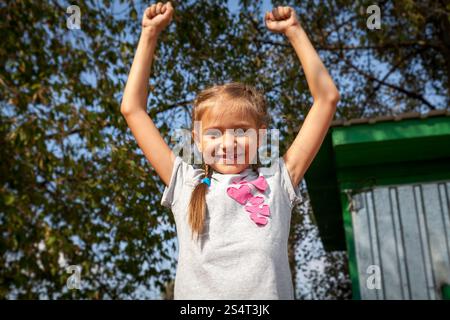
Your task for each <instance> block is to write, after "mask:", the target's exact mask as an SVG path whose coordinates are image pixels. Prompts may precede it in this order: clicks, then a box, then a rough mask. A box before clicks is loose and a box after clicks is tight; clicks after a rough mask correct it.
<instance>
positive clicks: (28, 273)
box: [0, 0, 450, 299]
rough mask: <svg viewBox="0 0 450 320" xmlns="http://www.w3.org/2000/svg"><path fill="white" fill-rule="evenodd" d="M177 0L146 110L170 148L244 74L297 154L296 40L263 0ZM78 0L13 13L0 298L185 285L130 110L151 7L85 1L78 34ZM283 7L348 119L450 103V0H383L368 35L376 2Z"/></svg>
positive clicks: (0, 167)
mask: <svg viewBox="0 0 450 320" xmlns="http://www.w3.org/2000/svg"><path fill="white" fill-rule="evenodd" d="M172 3H173V5H174V7H175V10H176V11H175V15H174V19H173V22H172V24H171V25H170V27H169V28H168V30H165V31H164V32H163V34H162V35H161V37H160V42H159V44H158V48H157V52H156V56H157V58H156V59H155V61H154V65H153V67H152V77H151V80H150V83H149V88H150V93H149V102H148V105H149V107H148V112H149V114H150V115H151V116H152V118H153V119H154V120H155V123H156V124H157V125H158V127H159V128H160V130H161V134H162V135H163V136H164V138H165V139H167V142H169V143H170V144H171V145H172V146H173V142H171V141H170V135H171V133H173V129H175V128H176V127H187V126H188V125H189V123H190V118H189V117H190V110H191V102H192V99H193V98H194V97H195V94H196V93H197V92H198V91H200V90H201V89H203V88H205V87H207V86H209V85H211V84H214V83H223V82H227V81H231V80H233V81H242V82H246V83H250V84H254V85H256V86H257V87H258V88H260V89H262V90H264V91H265V93H266V97H267V99H268V102H269V106H270V109H271V114H272V115H273V118H272V119H273V123H272V127H276V128H278V129H280V131H281V134H282V136H283V138H284V139H283V141H282V142H281V151H284V150H285V149H286V146H287V145H288V143H289V142H291V141H292V140H293V138H294V137H295V134H296V133H297V132H298V128H299V125H300V124H301V121H302V120H303V119H304V116H305V115H306V114H307V111H308V109H309V107H310V105H311V97H310V94H309V92H308V88H307V84H306V81H305V78H304V74H303V73H302V71H301V67H300V65H299V62H298V59H297V57H296V56H295V52H294V51H293V49H292V48H291V47H290V45H289V43H288V42H287V41H286V40H285V39H283V38H282V36H279V35H273V34H270V33H269V32H268V31H267V30H266V29H265V26H264V24H263V14H262V12H261V11H260V10H261V7H262V2H257V1H244V0H242V1H240V2H239V10H237V11H236V12H231V11H230V9H229V6H228V3H227V1H173V2H172ZM71 4H73V3H68V2H64V1H57V0H53V1H46V2H44V1H25V0H23V1H4V2H2V4H0V13H1V17H2V19H1V20H0V31H1V35H2V45H1V46H0V61H1V63H0V106H1V109H0V110H1V111H0V143H1V146H2V152H1V159H0V160H1V161H0V175H1V185H0V188H1V189H0V190H1V191H0V233H1V236H0V265H1V268H0V297H1V298H5V297H6V298H39V297H49V298H89V299H90V298H128V297H133V298H136V297H141V296H140V295H139V294H140V293H144V294H145V295H144V296H145V297H152V296H151V295H150V296H149V292H151V291H152V290H149V289H150V288H151V287H152V286H155V287H156V288H157V289H161V290H162V289H163V288H164V285H165V283H168V282H170V280H171V279H172V278H173V277H174V266H175V258H174V255H173V250H174V247H175V241H174V237H175V228H174V224H173V218H172V216H171V214H170V212H169V211H168V210H166V209H165V208H163V207H162V206H161V205H160V199H161V194H162V190H163V184H162V182H161V181H160V179H159V178H158V177H157V175H155V172H154V170H153V169H152V168H151V167H150V166H149V165H148V163H147V162H146V160H145V158H144V157H143V155H142V153H141V152H140V151H139V149H138V147H137V145H136V143H135V142H134V138H133V137H132V136H131V133H130V131H129V130H128V128H127V126H126V123H125V121H124V119H123V118H122V116H121V115H120V112H119V109H120V100H121V95H122V91H123V88H124V83H125V81H126V77H127V74H128V71H129V67H130V65H131V62H132V58H133V55H134V51H135V48H136V44H137V39H138V36H139V32H140V18H141V15H142V12H143V11H144V9H145V6H146V5H147V3H140V2H134V1H124V0H121V1H103V2H99V1H93V0H92V1H90V0H87V1H81V2H78V3H77V5H78V6H79V7H80V9H81V29H80V30H69V29H68V28H67V26H66V19H67V18H68V17H69V14H68V13H66V9H67V7H68V6H69V5H71ZM286 4H287V5H291V6H293V7H294V8H295V9H296V10H297V12H298V15H299V17H300V20H301V22H302V24H303V26H304V28H305V30H306V31H307V33H308V35H309V36H310V38H311V39H312V41H313V44H314V45H315V47H316V49H317V50H318V51H319V54H320V55H321V57H322V59H323V60H324V63H325V65H326V66H327V67H328V68H329V70H330V72H331V74H332V76H333V78H334V79H335V81H336V83H337V86H338V88H339V89H340V92H341V97H342V100H341V102H340V105H339V107H338V109H339V110H338V117H347V118H351V117H359V116H367V115H372V114H383V115H384V114H390V113H392V112H398V111H410V110H416V111H426V110H430V109H438V108H443V107H446V106H447V105H448V102H449V92H450V89H449V88H450V86H449V75H450V62H449V57H450V54H449V50H450V45H449V38H448V37H449V32H448V30H449V28H448V25H449V11H450V7H449V4H448V1H440V2H435V1H412V0H402V1H395V5H394V3H393V2H387V1H384V2H381V3H379V6H380V8H381V27H382V28H381V29H380V30H369V29H367V26H366V20H367V17H368V14H367V13H366V12H365V8H366V7H367V6H369V5H370V4H371V3H369V1H363V2H359V3H358V2H354V1H344V0H342V1H340V0H336V1H312V0H307V1H287V2H286ZM277 5H278V3H277ZM299 210H301V209H299ZM302 210H303V209H302ZM305 210H306V209H305ZM300 216H301V215H294V219H293V223H294V232H293V235H292V237H291V243H297V242H298V241H300V240H301V239H300V238H301V235H302V234H303V232H301V228H302V223H301V218H300ZM290 251H291V253H292V252H293V251H294V250H293V249H291V250H290ZM293 263H294V262H293ZM67 265H80V266H81V267H82V272H81V281H82V289H81V290H67V288H66V281H67V278H68V276H69V274H67V273H66V270H65V267H66V266H67Z"/></svg>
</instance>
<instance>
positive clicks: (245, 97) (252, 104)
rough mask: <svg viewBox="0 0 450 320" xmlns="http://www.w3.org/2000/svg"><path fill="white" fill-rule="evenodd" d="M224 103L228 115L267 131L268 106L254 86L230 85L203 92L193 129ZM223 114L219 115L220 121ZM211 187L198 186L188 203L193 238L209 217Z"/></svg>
mask: <svg viewBox="0 0 450 320" xmlns="http://www.w3.org/2000/svg"><path fill="white" fill-rule="evenodd" d="M224 100H227V101H229V104H227V108H226V112H230V113H233V112H239V113H241V114H243V116H244V117H245V118H246V119H254V120H255V123H256V125H257V127H258V128H259V127H261V126H262V125H265V126H266V127H268V125H269V122H270V118H269V116H268V114H267V105H266V100H265V98H264V95H263V94H262V93H261V92H260V91H258V90H257V89H256V88H254V87H253V86H251V85H248V84H243V83H239V82H230V83H226V84H223V85H215V86H212V87H209V88H207V89H204V90H203V91H201V92H200V93H199V94H198V95H197V97H196V99H195V100H194V106H193V110H192V127H194V123H195V121H200V120H201V118H202V117H203V115H204V114H205V111H206V110H208V109H210V108H213V107H215V106H216V105H218V104H220V103H218V102H222V101H224ZM223 114H224V112H222V113H221V114H219V116H218V117H219V118H220V117H221V116H223ZM202 158H203V157H202ZM259 165H260V163H259V157H258V154H257V164H256V166H255V165H252V167H253V169H256V168H257V167H258V166H259ZM202 166H203V168H204V171H205V173H204V176H203V177H208V178H209V179H211V175H212V173H213V168H211V166H209V165H208V164H206V163H203V164H202ZM207 191H208V185H207V184H205V183H199V184H197V186H196V187H195V188H194V190H193V191H192V195H191V200H190V203H189V225H190V226H191V229H192V236H194V234H196V235H197V238H198V236H199V234H201V233H202V232H203V224H204V220H205V216H206V193H207Z"/></svg>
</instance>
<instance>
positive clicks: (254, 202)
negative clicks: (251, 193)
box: [249, 196, 264, 206]
mask: <svg viewBox="0 0 450 320" xmlns="http://www.w3.org/2000/svg"><path fill="white" fill-rule="evenodd" d="M249 202H250V203H251V204H252V205H254V206H256V205H258V204H261V203H263V202H264V198H263V197H261V196H256V197H253V198H250V200H249Z"/></svg>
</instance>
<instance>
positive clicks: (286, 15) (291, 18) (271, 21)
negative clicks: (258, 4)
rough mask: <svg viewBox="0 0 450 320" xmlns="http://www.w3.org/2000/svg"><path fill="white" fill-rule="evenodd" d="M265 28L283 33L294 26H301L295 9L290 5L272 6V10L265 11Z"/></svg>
mask: <svg viewBox="0 0 450 320" xmlns="http://www.w3.org/2000/svg"><path fill="white" fill-rule="evenodd" d="M265 22H266V26H267V29H269V30H270V31H272V32H275V33H283V34H284V35H286V32H287V31H289V30H292V29H294V28H298V27H301V26H300V23H299V22H298V19H297V15H296V14H295V10H294V9H292V8H291V7H281V6H280V7H277V8H273V9H272V12H269V11H267V12H266V15H265Z"/></svg>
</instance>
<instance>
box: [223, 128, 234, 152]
mask: <svg viewBox="0 0 450 320" xmlns="http://www.w3.org/2000/svg"><path fill="white" fill-rule="evenodd" d="M222 142H223V143H222V148H223V151H224V153H226V149H228V150H230V151H231V150H234V149H235V147H236V145H237V140H236V137H235V135H234V134H233V133H232V132H230V133H227V132H225V133H224V135H223V140H222Z"/></svg>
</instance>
